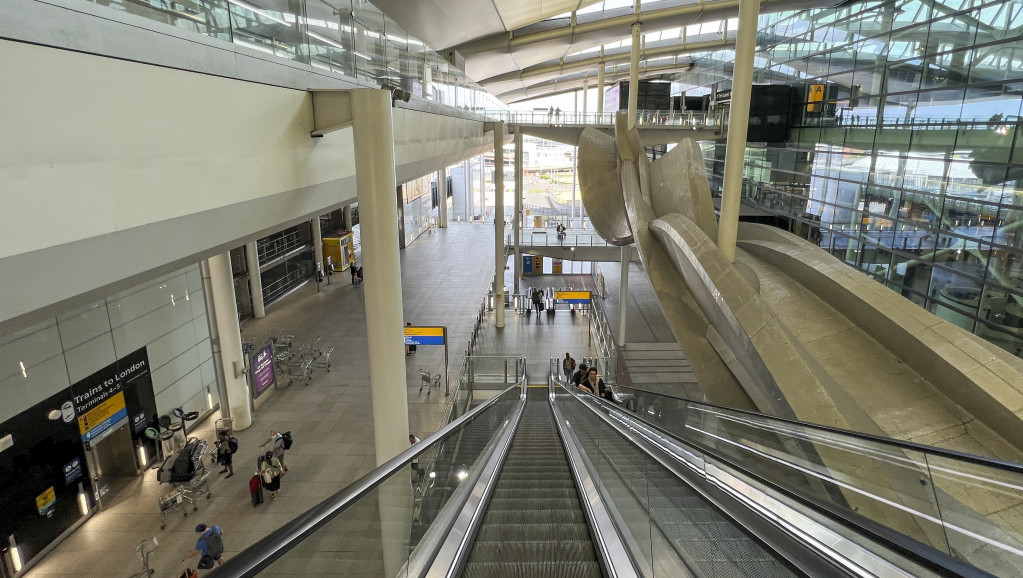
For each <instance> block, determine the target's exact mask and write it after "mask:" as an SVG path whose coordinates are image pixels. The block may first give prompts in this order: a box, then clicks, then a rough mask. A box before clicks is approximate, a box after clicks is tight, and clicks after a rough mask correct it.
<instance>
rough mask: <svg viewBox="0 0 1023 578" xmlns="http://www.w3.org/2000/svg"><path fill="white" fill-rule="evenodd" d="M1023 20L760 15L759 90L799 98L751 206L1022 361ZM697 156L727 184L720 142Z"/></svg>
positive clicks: (915, 8) (886, 8)
mask: <svg viewBox="0 0 1023 578" xmlns="http://www.w3.org/2000/svg"><path fill="white" fill-rule="evenodd" d="M1021 25H1023V4H1020V3H1017V2H1001V1H976V0H950V1H948V2H929V1H928V2H923V1H918V0H909V1H893V2H884V3H875V2H858V3H855V4H850V5H845V6H843V7H841V8H837V9H827V10H810V11H803V12H798V13H792V12H789V13H781V14H771V15H765V16H762V17H761V19H760V32H759V35H758V40H757V45H758V47H759V53H758V54H757V62H756V70H757V72H756V75H755V78H754V82H756V83H758V84H787V85H790V86H795V87H797V88H798V89H800V91H801V94H803V99H802V102H801V103H799V104H798V108H799V110H800V111H801V114H800V117H801V118H799V119H798V121H797V124H796V126H793V127H792V128H791V131H790V135H789V139H788V140H787V142H785V143H777V144H776V143H770V144H768V143H750V144H749V145H748V146H747V150H746V168H745V177H746V181H745V184H744V195H745V196H746V197H747V198H748V199H749V200H750V201H752V202H754V203H756V204H757V205H759V206H760V207H762V208H763V209H765V210H767V211H769V212H771V213H773V214H775V215H778V216H780V217H783V219H782V220H783V222H785V223H788V225H789V227H790V229H791V230H792V231H793V232H795V233H798V234H801V235H803V236H805V237H807V238H809V239H812V240H814V241H816V242H818V243H819V244H820V245H821V246H822V247H824V248H825V249H827V250H828V251H830V252H831V253H832V254H833V255H835V256H836V257H838V258H840V259H843V260H845V261H846V262H847V263H849V264H850V265H852V266H854V267H857V268H860V269H862V270H863V272H864V273H866V274H869V275H871V276H873V277H874V278H875V279H876V280H877V281H878V282H880V283H883V284H885V285H887V286H888V287H890V288H891V289H893V290H895V291H899V292H900V293H902V294H903V295H905V296H906V297H908V298H909V299H911V300H912V301H914V302H915V303H917V304H919V305H920V306H922V307H926V308H927V309H928V310H929V311H932V312H933V313H935V314H937V315H938V316H940V317H942V318H944V319H947V320H949V321H951V322H953V323H955V324H957V325H959V326H960V327H963V328H964V329H966V330H968V331H971V332H974V333H975V334H977V335H980V336H983V337H984V338H986V339H988V340H990V341H991V342H993V343H995V344H997V345H999V346H1000V347H1003V348H1004V349H1006V350H1008V351H1010V352H1013V353H1014V354H1016V355H1021V356H1023V265H1021V263H1023V232H1020V227H1021V225H1023V219H1021V216H1023V140H1021V138H1020V135H1019V129H1020V126H1021V121H1020V118H1021V117H1020V114H1021V113H1020V107H1021V97H1023V40H1021V37H1020V35H1019V33H1018V31H1019V30H1020V26H1021ZM731 59H734V55H732V54H729V55H726V56H724V57H723V58H722V55H721V54H720V53H715V54H707V55H704V57H703V58H701V59H700V62H699V63H698V66H697V67H695V69H697V70H699V73H698V74H692V75H690V76H689V77H684V78H682V79H681V80H682V81H683V82H685V83H687V84H688V85H689V86H692V87H696V88H697V90H694V91H693V93H696V92H698V90H700V89H702V90H704V91H709V90H710V87H711V85H712V83H715V82H717V83H718V89H719V90H723V89H725V88H728V87H729V84H730V83H729V82H728V81H727V77H728V76H729V75H728V74H726V68H725V66H726V65H725V62H726V61H728V60H731ZM727 66H728V71H730V64H728V65H727ZM815 94H816V95H817V96H812V95H815ZM704 151H705V158H706V159H707V161H708V168H709V169H710V170H712V171H713V170H714V169H717V172H718V174H717V175H715V176H716V177H718V178H720V169H721V163H720V162H718V163H714V162H713V161H714V160H715V155H716V156H717V157H718V158H717V160H718V161H720V160H721V159H722V158H723V144H721V143H706V144H705V145H704ZM1017 153H1019V154H1017ZM718 178H714V179H712V181H713V182H714V183H715V184H716V185H717V186H718V187H719V186H720V181H719V180H718Z"/></svg>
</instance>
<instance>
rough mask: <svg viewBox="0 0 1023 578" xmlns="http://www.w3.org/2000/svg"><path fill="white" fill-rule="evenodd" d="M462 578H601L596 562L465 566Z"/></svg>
mask: <svg viewBox="0 0 1023 578" xmlns="http://www.w3.org/2000/svg"><path fill="white" fill-rule="evenodd" d="M462 576H463V577H464V578H494V577H495V576H500V577H503V578H601V577H602V576H603V574H601V571H600V564H599V563H597V562H591V561H586V562H528V563H527V562H486V563H482V564H473V565H471V566H470V565H466V567H465V570H464V571H463V572H462Z"/></svg>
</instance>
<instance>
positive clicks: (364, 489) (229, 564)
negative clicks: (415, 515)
mask: <svg viewBox="0 0 1023 578" xmlns="http://www.w3.org/2000/svg"><path fill="white" fill-rule="evenodd" d="M524 387H525V380H524V379H523V380H521V381H520V382H519V383H516V384H514V385H512V386H511V387H508V388H507V389H505V390H503V391H502V392H501V393H500V394H498V395H496V396H494V397H493V398H491V399H489V400H487V401H485V402H484V403H482V404H480V405H479V406H477V407H475V408H473V409H472V410H470V411H469V412H468V413H466V414H465V415H462V416H461V417H459V418H458V419H456V420H454V421H452V422H451V423H449V424H448V425H446V426H444V427H443V428H441V429H440V430H439V431H437V432H436V433H434V434H433V435H431V436H429V437H428V438H426V439H425V440H423V441H422V442H420V443H418V444H415V445H414V446H412V447H410V448H409V449H407V450H405V451H404V452H402V453H400V454H398V455H397V456H395V457H394V458H392V459H390V460H388V461H387V462H386V463H384V464H383V465H381V466H379V467H377V468H376V469H374V470H373V471H371V472H369V473H368V474H366V475H364V476H362V477H361V478H359V479H358V480H356V481H355V482H353V483H352V484H350V485H348V486H347V487H346V488H344V489H342V490H341V491H339V492H337V493H336V494H334V495H333V496H331V497H329V498H327V499H326V500H324V501H322V502H320V503H319V504H317V505H316V506H313V507H312V508H311V509H309V510H308V511H306V512H304V513H302V514H300V515H299V516H298V517H296V518H295V519H293V520H291V521H290V522H288V523H286V524H284V526H282V527H281V528H279V529H277V530H275V531H273V532H271V533H270V534H269V535H268V536H266V537H265V538H263V539H261V540H258V541H257V542H256V543H255V544H253V545H251V546H249V547H248V548H246V549H244V550H243V551H242V552H240V553H239V554H237V555H235V556H232V557H230V558H228V559H227V561H226V562H225V563H224V564H223V565H222V566H220V567H218V568H217V569H216V575H217V576H218V577H221V578H223V577H232V578H249V577H252V576H257V575H259V574H260V573H261V572H262V571H264V570H266V569H268V568H269V567H270V565H271V564H273V563H274V562H276V561H277V560H279V559H281V558H282V557H283V556H285V554H287V553H288V552H289V551H290V550H292V549H293V548H295V547H296V546H297V545H299V544H300V543H301V542H302V541H303V540H305V539H306V538H309V537H311V536H312V535H313V534H314V533H316V532H317V531H318V530H320V529H322V528H324V526H326V525H327V524H329V523H330V522H331V521H332V520H335V519H337V518H338V516H340V515H341V514H343V513H344V512H345V511H346V510H347V509H348V508H349V507H351V506H352V505H354V504H355V503H356V502H358V501H359V499H360V498H363V497H365V496H367V495H368V494H369V493H370V492H372V491H374V490H376V489H378V488H381V487H382V486H385V485H389V484H385V483H386V482H388V481H390V480H391V478H392V477H393V476H396V475H397V476H400V477H401V478H404V479H403V480H402V482H403V483H402V484H401V485H402V486H408V485H409V480H408V478H407V473H406V470H408V467H409V465H410V464H413V463H414V462H415V461H416V460H418V459H419V458H420V457H421V456H423V455H424V454H426V453H427V452H429V451H431V450H435V449H437V448H438V447H440V444H441V443H443V442H444V441H445V440H446V439H448V438H449V437H450V436H452V435H456V434H457V433H458V432H460V431H462V430H463V429H465V428H468V427H469V426H470V424H472V423H473V421H474V420H477V419H479V418H482V417H485V416H486V415H487V413H488V412H490V411H491V410H496V406H497V404H499V403H501V401H502V400H509V399H512V398H514V399H515V401H516V402H517V401H518V400H519V399H520V398H521V397H522V396H523V395H524V393H521V392H520V393H515V392H514V390H516V389H519V390H522V391H524ZM480 433H487V432H480ZM490 433H492V432H490ZM466 465H468V464H466ZM391 486H392V487H390V488H389V489H390V490H391V491H392V492H393V491H394V490H395V487H393V485H391ZM413 487H414V486H413ZM410 547H413V548H414V547H415V544H411V546H410Z"/></svg>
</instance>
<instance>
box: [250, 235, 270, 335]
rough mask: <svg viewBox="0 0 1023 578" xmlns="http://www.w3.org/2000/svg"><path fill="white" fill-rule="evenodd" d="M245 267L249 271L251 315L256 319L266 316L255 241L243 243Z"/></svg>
mask: <svg viewBox="0 0 1023 578" xmlns="http://www.w3.org/2000/svg"><path fill="white" fill-rule="evenodd" d="M245 268H246V269H248V271H249V296H250V297H251V298H252V316H253V317H255V318H256V319H262V318H263V317H266V308H265V307H263V279H262V278H260V276H259V253H258V252H257V251H256V242H255V241H252V242H251V243H245Z"/></svg>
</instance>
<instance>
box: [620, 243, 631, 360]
mask: <svg viewBox="0 0 1023 578" xmlns="http://www.w3.org/2000/svg"><path fill="white" fill-rule="evenodd" d="M630 261H632V245H626V246H624V247H622V276H621V285H619V287H618V347H625V317H626V312H628V310H629V262H630Z"/></svg>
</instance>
